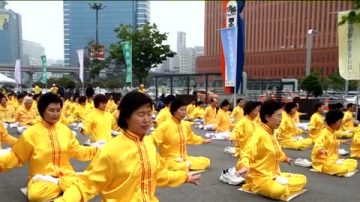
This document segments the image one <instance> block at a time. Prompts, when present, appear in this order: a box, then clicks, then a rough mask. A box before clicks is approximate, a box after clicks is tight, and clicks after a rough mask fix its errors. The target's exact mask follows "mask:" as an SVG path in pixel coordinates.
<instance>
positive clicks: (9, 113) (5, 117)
mask: <svg viewBox="0 0 360 202" xmlns="http://www.w3.org/2000/svg"><path fill="white" fill-rule="evenodd" d="M14 116H15V108H14V107H13V106H11V105H8V106H6V107H3V106H1V105H0V120H1V121H2V122H11V123H12V122H15V117H14Z"/></svg>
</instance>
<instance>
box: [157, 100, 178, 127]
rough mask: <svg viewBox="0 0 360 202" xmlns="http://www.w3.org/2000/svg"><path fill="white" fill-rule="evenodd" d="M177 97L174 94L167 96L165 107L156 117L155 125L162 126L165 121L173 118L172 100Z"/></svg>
mask: <svg viewBox="0 0 360 202" xmlns="http://www.w3.org/2000/svg"><path fill="white" fill-rule="evenodd" d="M174 99H175V96H174V95H168V96H166V97H165V100H164V104H165V107H164V108H162V109H161V110H160V112H159V114H158V115H157V116H156V118H155V126H156V127H158V126H160V125H161V124H162V123H163V122H165V121H167V120H169V119H171V113H170V106H171V103H172V101H173V100H174Z"/></svg>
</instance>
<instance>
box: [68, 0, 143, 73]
mask: <svg viewBox="0 0 360 202" xmlns="http://www.w3.org/2000/svg"><path fill="white" fill-rule="evenodd" d="M98 2H100V3H102V5H103V6H105V8H104V9H102V10H99V17H98V20H99V21H98V22H99V23H98V24H99V29H98V30H99V44H103V45H105V49H107V48H109V46H110V44H112V43H116V42H117V41H118V38H117V37H116V33H115V32H114V30H115V28H117V27H119V26H120V25H121V24H124V25H132V26H134V27H136V26H141V25H144V24H145V23H148V22H150V2H149V1H98ZM63 10H64V11H63V12H64V65H65V66H78V58H77V54H76V50H77V49H82V48H85V47H87V45H88V44H89V42H90V41H95V38H96V28H95V27H96V16H95V13H96V12H95V10H93V9H91V8H90V6H89V1H66V0H65V1H64V2H63Z"/></svg>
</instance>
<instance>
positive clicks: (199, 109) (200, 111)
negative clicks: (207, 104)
mask: <svg viewBox="0 0 360 202" xmlns="http://www.w3.org/2000/svg"><path fill="white" fill-rule="evenodd" d="M204 113H205V111H204V102H203V101H199V102H197V103H196V107H195V109H194V110H193V111H192V114H188V116H189V117H190V118H191V119H197V118H200V119H203V118H204Z"/></svg>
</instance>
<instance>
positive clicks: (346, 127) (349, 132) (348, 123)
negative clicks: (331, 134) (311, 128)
mask: <svg viewBox="0 0 360 202" xmlns="http://www.w3.org/2000/svg"><path fill="white" fill-rule="evenodd" d="M355 111H356V110H355V105H354V104H352V103H349V104H348V105H347V106H346V111H345V113H344V118H343V120H342V125H341V128H340V129H339V130H338V131H336V132H335V135H336V137H337V138H352V136H353V135H354V131H355V126H354V121H355V119H354V115H353V113H354V112H355Z"/></svg>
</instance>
